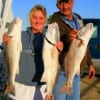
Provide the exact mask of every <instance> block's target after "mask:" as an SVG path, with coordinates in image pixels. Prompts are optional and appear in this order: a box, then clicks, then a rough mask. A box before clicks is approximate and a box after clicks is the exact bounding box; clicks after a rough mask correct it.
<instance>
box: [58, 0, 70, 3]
mask: <svg viewBox="0 0 100 100" xmlns="http://www.w3.org/2000/svg"><path fill="white" fill-rule="evenodd" d="M69 1H70V0H57V3H62V2H67V3H68V2H69Z"/></svg>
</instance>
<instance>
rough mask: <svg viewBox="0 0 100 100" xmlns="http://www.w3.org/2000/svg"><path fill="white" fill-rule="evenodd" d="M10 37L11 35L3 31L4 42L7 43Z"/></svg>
mask: <svg viewBox="0 0 100 100" xmlns="http://www.w3.org/2000/svg"><path fill="white" fill-rule="evenodd" d="M10 39H11V36H8V34H7V33H5V34H4V35H3V42H4V43H7V42H8V41H9V40H10Z"/></svg>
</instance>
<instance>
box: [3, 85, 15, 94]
mask: <svg viewBox="0 0 100 100" xmlns="http://www.w3.org/2000/svg"><path fill="white" fill-rule="evenodd" d="M4 93H5V95H8V94H12V95H14V96H15V87H14V85H13V84H9V83H7V86H6V88H5V92H4Z"/></svg>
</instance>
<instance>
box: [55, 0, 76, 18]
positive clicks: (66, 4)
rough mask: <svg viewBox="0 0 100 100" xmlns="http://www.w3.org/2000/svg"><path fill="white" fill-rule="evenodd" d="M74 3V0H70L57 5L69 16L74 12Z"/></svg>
mask: <svg viewBox="0 0 100 100" xmlns="http://www.w3.org/2000/svg"><path fill="white" fill-rule="evenodd" d="M73 3H74V1H73V0H69V2H61V3H58V4H57V7H58V9H59V11H60V12H61V13H62V14H64V15H65V16H69V15H70V14H72V9H73Z"/></svg>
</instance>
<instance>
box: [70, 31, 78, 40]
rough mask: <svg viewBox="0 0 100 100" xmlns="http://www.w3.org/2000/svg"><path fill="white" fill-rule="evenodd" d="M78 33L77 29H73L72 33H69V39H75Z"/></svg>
mask: <svg viewBox="0 0 100 100" xmlns="http://www.w3.org/2000/svg"><path fill="white" fill-rule="evenodd" d="M77 34H78V30H77V29H73V30H72V31H71V33H70V34H69V40H70V41H72V40H73V39H75V38H76V37H77Z"/></svg>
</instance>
